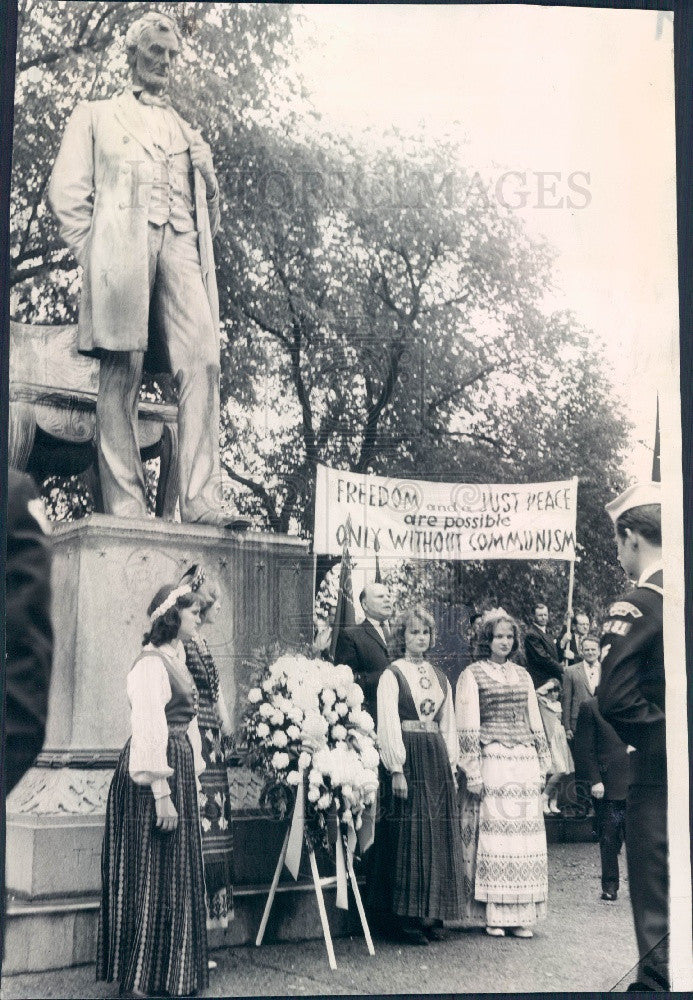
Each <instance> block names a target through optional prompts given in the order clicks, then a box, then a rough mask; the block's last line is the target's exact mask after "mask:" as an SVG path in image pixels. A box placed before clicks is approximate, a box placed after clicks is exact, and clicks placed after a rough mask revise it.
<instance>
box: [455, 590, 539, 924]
mask: <svg viewBox="0 0 693 1000" xmlns="http://www.w3.org/2000/svg"><path fill="white" fill-rule="evenodd" d="M478 635H479V638H478V643H477V650H476V652H477V657H480V658H478V659H477V660H476V662H474V663H470V665H469V666H468V667H467V668H466V670H465V671H464V672H463V673H462V674H461V675H460V677H459V680H458V682H457V690H456V698H455V711H456V715H457V727H458V731H459V740H460V767H461V768H462V769H463V771H464V773H465V777H466V788H465V790H464V791H463V794H462V810H461V812H462V842H463V848H462V853H463V858H464V881H465V888H466V890H467V893H468V898H467V901H466V906H465V914H464V918H465V922H466V923H468V924H474V923H478V924H481V925H482V926H484V925H485V927H486V931H487V933H488V934H491V935H492V936H495V937H502V936H503V935H504V934H505V933H506V930H509V931H510V933H511V934H513V935H514V936H515V937H521V938H529V937H532V935H533V932H532V926H533V925H534V924H536V923H537V921H539V920H542V919H543V918H544V917H545V916H546V897H547V889H548V873H547V858H546V831H545V828H544V818H543V813H542V804H541V793H542V789H543V787H544V784H545V781H546V773H547V771H548V769H549V767H550V766H551V757H550V754H549V748H548V745H547V742H546V736H545V735H544V726H543V724H542V721H541V715H540V714H539V706H538V704H537V698H536V694H535V692H534V686H533V684H532V681H531V678H530V676H529V674H528V673H527V671H526V670H525V669H524V667H520V666H518V664H516V663H513V662H512V660H510V659H509V657H510V656H512V654H513V653H514V652H515V651H516V650H517V648H518V645H519V637H520V630H519V626H518V624H517V622H515V621H514V619H512V618H511V617H510V615H509V614H507V613H506V612H505V611H504V610H503V609H502V608H495V609H494V610H493V611H489V612H487V613H486V614H485V615H483V617H482V618H481V620H480V622H479V623H478Z"/></svg>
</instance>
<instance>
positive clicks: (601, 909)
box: [1, 844, 636, 1000]
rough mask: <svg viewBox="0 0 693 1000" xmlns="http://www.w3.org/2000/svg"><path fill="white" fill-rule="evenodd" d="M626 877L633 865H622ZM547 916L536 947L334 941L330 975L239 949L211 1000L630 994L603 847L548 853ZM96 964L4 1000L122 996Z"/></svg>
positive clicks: (228, 955) (269, 952)
mask: <svg viewBox="0 0 693 1000" xmlns="http://www.w3.org/2000/svg"><path fill="white" fill-rule="evenodd" d="M621 867H622V869H624V868H625V864H624V863H623V864H622V865H621ZM549 879H550V883H549V914H548V918H547V920H546V922H545V923H542V924H541V925H540V927H539V930H538V931H537V933H536V936H535V937H534V938H533V939H532V940H529V941H522V940H517V939H513V938H500V939H497V938H496V939H494V938H490V937H488V936H487V935H485V934H483V933H477V932H475V931H474V932H469V931H467V932H456V933H452V934H451V935H450V938H449V940H448V941H445V942H440V943H437V944H433V945H430V946H429V947H427V948H411V947H409V948H406V947H401V946H399V945H396V944H389V943H383V942H380V941H376V943H375V947H376V955H375V957H374V958H371V957H369V955H368V953H367V951H366V947H365V944H364V941H363V939H362V938H357V937H354V938H342V939H340V940H337V941H335V952H336V956H337V965H338V969H337V971H336V972H330V969H329V966H328V965H327V957H326V953H325V948H324V945H323V943H322V941H306V942H300V943H294V944H281V945H268V946H263V947H261V948H250V947H248V948H231V949H226V950H224V951H219V952H215V953H214V957H215V959H216V960H217V961H218V963H219V967H218V969H217V970H216V971H215V972H213V973H212V980H211V983H210V987H209V989H208V990H207V991H206V993H205V994H204V995H205V996H206V997H236V996H239V997H240V996H263V995H264V996H287V995H298V996H310V995H312V994H324V995H329V994H350V993H352V994H364V993H366V994H368V993H370V994H377V993H417V994H422V993H476V992H493V991H498V992H513V993H521V992H536V991H546V992H557V991H561V992H572V991H580V992H587V991H589V992H602V991H608V990H613V989H616V990H617V991H623V990H625V987H626V986H627V984H628V983H629V982H630V981H631V980H632V979H633V978H635V977H634V976H631V975H630V973H631V970H632V968H633V966H634V965H635V960H636V951H635V937H634V934H633V926H632V919H631V913H630V900H629V898H628V888H627V880H626V879H625V877H623V884H622V888H621V892H620V893H619V899H618V901H617V902H616V903H603V902H601V901H600V899H599V895H600V886H599V849H598V847H597V845H596V844H552V845H550V846H549ZM93 974H94V970H93V966H83V967H80V968H77V969H65V970H60V971H57V972H46V973H40V974H31V975H22V976H8V977H6V978H5V980H4V982H3V984H2V991H1V995H2V998H3V1000H20V998H21V1000H26V998H43V997H55V998H73V997H79V998H81V1000H89V998H102V997H116V996H117V994H118V990H117V986H115V987H114V986H113V985H106V984H104V983H98V984H95V983H94V982H93Z"/></svg>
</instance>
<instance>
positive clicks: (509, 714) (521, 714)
mask: <svg viewBox="0 0 693 1000" xmlns="http://www.w3.org/2000/svg"><path fill="white" fill-rule="evenodd" d="M467 670H471V671H472V673H473V674H474V679H475V680H476V683H477V686H478V688H479V716H480V721H481V728H480V732H479V739H480V741H481V743H482V744H487V743H502V744H503V746H506V747H514V746H519V745H528V744H533V743H534V736H533V734H532V731H531V729H530V728H529V714H528V711H527V679H526V678H525V677H521V678H520V681H519V682H518V683H504V682H502V681H498V680H496V679H495V678H494V677H491V676H490V675H489V674H488V673H487V672H486V671H485V670H484V668H483V666H482V665H481V664H480V663H472V664H470V665H469V666H468V667H467Z"/></svg>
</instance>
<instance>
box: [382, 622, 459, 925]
mask: <svg viewBox="0 0 693 1000" xmlns="http://www.w3.org/2000/svg"><path fill="white" fill-rule="evenodd" d="M434 630H435V626H434V621H433V618H432V616H431V615H430V614H429V613H428V612H427V611H425V610H424V609H423V608H422V607H419V606H417V607H414V608H412V609H411V610H409V611H407V612H405V613H404V614H403V615H402V616H401V617H400V619H399V620H398V621H397V623H396V625H395V628H394V630H393V635H392V642H393V649H394V651H395V655H397V654H398V653H399V654H400V656H401V654H402V653H403V654H404V655H403V656H401V658H400V659H396V660H394V662H393V663H391V664H390V665H389V667H388V668H387V669H386V670H384V671H383V673H382V675H381V677H380V680H379V682H378V696H377V697H378V744H379V749H380V755H381V758H382V762H383V764H384V766H385V768H386V770H387V772H389V774H388V778H386V781H385V786H384V787H383V788H381V807H382V811H383V819H382V824H381V825H382V832H381V842H380V845H378V850H379V854H378V861H379V868H380V875H381V877H380V878H379V879H378V884H377V885H374V886H373V890H374V894H375V895H376V896H377V895H380V896H381V899H380V901H379V902H380V906H381V907H382V908H385V909H386V910H388V911H389V913H390V914H391V915H392V916H393V917H394V918H395V921H396V923H398V925H399V933H400V937H401V938H402V939H403V940H404V941H406V942H407V943H409V944H428V941H429V940H441V939H442V938H443V937H444V936H445V932H444V930H443V926H442V925H443V921H444V920H456V919H457V918H458V917H459V914H460V909H461V906H462V900H463V886H462V870H461V857H460V840H459V818H458V814H457V807H456V791H455V779H454V774H455V769H456V766H457V733H456V728H455V713H454V706H453V701H452V690H451V688H450V682H449V681H448V679H447V678H446V677H445V674H443V673H442V671H440V670H438V669H437V668H436V667H434V666H433V665H432V664H431V663H429V662H428V660H427V659H425V654H426V653H427V652H428V650H429V649H430V647H431V646H432V645H433V643H434ZM375 846H376V845H374V848H375ZM374 901H375V900H374Z"/></svg>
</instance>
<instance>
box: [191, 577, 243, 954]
mask: <svg viewBox="0 0 693 1000" xmlns="http://www.w3.org/2000/svg"><path fill="white" fill-rule="evenodd" d="M183 582H188V583H190V586H191V587H192V589H193V591H194V592H195V594H196V596H197V599H198V601H199V607H200V620H201V624H202V625H203V626H204V625H211V624H212V623H213V622H214V621H215V620H216V618H217V616H218V614H219V610H220V607H221V604H220V600H219V598H220V591H219V587H218V586H217V584H216V583H214V582H213V581H211V580H206V579H205V573H204V570H203V569H202V567H201V566H198V565H194V566H191V567H190V569H189V570H188V571H187V572H186V573H185V575H184V576H183V579H182V580H181V583H183ZM180 637H181V639H182V640H183V644H184V646H185V659H186V663H187V665H188V670H189V671H190V673H191V675H192V678H193V680H194V681H195V684H196V686H197V691H198V694H199V696H200V704H199V708H198V712H197V721H198V725H199V727H200V737H201V740H202V757H203V759H204V762H205V770H204V773H203V774H202V776H201V778H200V782H201V784H202V793H201V795H200V824H201V827H202V857H203V859H204V866H205V886H206V892H205V903H206V906H207V929H208V930H212V929H213V928H215V927H227V926H228V923H229V920H233V837H232V832H231V795H230V791H229V777H228V772H227V770H226V748H227V745H228V743H229V741H230V740H231V735H232V727H231V720H230V718H229V713H228V709H227V707H226V702H225V701H224V695H223V694H222V691H221V689H220V687H219V674H218V673H217V668H216V665H215V663H214V660H213V659H212V654H211V653H210V651H209V646H208V645H207V643H206V642H205V640H204V638H203V637H202V636H201V635H200V634H199V631H198V630H197V629H194V630H193V631H191V632H188V631H187V630H186V631H182V632H181V636H180ZM210 968H214V963H213V962H210Z"/></svg>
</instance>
